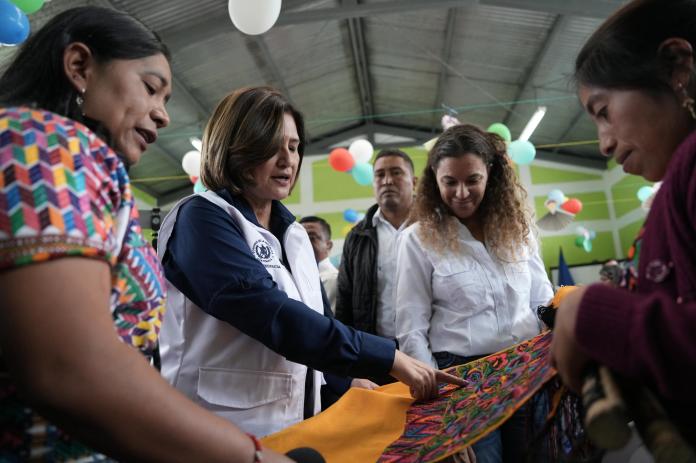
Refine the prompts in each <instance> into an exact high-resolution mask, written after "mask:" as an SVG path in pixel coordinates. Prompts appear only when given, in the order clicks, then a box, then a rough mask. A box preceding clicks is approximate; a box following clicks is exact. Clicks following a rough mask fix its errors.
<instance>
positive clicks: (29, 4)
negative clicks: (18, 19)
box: [12, 0, 44, 14]
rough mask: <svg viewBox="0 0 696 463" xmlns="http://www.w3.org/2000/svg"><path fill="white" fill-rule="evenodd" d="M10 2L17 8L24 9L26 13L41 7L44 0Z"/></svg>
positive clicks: (33, 11)
mask: <svg viewBox="0 0 696 463" xmlns="http://www.w3.org/2000/svg"><path fill="white" fill-rule="evenodd" d="M12 3H14V4H15V5H17V8H19V9H20V10H22V11H24V12H25V13H26V14H32V13H36V12H37V11H39V10H40V9H41V7H42V6H43V4H44V0H12Z"/></svg>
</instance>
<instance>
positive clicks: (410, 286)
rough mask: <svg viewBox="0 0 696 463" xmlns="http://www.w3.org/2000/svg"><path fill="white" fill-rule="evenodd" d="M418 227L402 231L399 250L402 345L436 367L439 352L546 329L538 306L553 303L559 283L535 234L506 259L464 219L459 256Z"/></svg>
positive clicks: (473, 351) (504, 343) (466, 352)
mask: <svg viewBox="0 0 696 463" xmlns="http://www.w3.org/2000/svg"><path fill="white" fill-rule="evenodd" d="M418 226H419V225H418V224H417V223H416V224H414V225H412V226H410V227H409V228H407V229H406V230H404V231H403V233H402V236H401V237H400V242H399V247H398V253H397V266H396V268H397V270H396V287H395V291H394V299H395V307H396V329H397V338H398V340H399V346H400V347H399V349H400V350H402V351H403V352H405V353H406V354H408V355H410V356H412V357H415V358H417V359H419V360H421V361H423V362H426V363H428V364H430V365H433V366H434V367H437V363H436V362H435V358H434V357H433V352H443V351H445V352H450V353H452V354H456V355H461V356H472V355H483V354H490V353H494V352H497V351H499V350H502V349H505V348H507V347H509V346H511V345H513V344H516V343H518V342H521V341H524V340H525V339H529V338H531V337H533V336H535V335H536V334H538V333H539V332H540V327H541V324H540V322H539V320H538V318H537V316H536V307H537V306H539V305H541V304H546V303H547V302H549V300H550V299H551V298H552V297H553V289H552V286H551V283H550V282H549V279H548V276H547V275H546V271H545V269H544V265H543V263H542V261H541V258H540V257H539V253H538V248H537V246H536V242H535V241H533V238H531V237H530V241H531V247H529V248H527V247H525V249H523V250H521V252H520V253H518V254H519V255H518V256H516V257H515V258H514V259H510V262H503V261H501V260H500V259H499V258H497V257H496V256H495V255H494V254H491V253H489V251H488V249H487V248H486V247H485V245H484V244H483V243H481V242H480V241H478V240H476V239H475V238H474V237H473V236H472V235H471V233H470V232H469V230H468V229H467V228H466V226H464V225H463V224H459V235H458V239H459V241H460V248H461V249H460V252H459V253H457V254H455V253H453V252H451V251H444V253H443V254H438V253H436V252H435V251H434V250H430V249H427V248H425V247H424V246H423V244H422V243H421V240H420V238H419V237H418V234H417V230H418Z"/></svg>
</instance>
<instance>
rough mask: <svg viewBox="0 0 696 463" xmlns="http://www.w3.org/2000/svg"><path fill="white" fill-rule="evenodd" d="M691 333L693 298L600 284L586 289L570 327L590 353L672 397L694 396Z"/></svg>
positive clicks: (695, 329)
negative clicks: (681, 300)
mask: <svg viewBox="0 0 696 463" xmlns="http://www.w3.org/2000/svg"><path fill="white" fill-rule="evenodd" d="M694 333H696V301H690V302H688V303H687V302H684V303H678V302H677V301H676V300H674V298H672V297H670V296H669V295H668V294H665V293H652V294H634V293H629V292H627V291H625V290H622V289H615V288H611V287H608V286H606V285H600V284H595V285H592V286H590V287H589V288H588V289H587V291H586V292H585V294H584V296H583V298H582V301H581V303H580V308H579V311H578V318H577V323H576V329H575V335H576V338H577V341H578V344H579V345H580V347H581V348H582V349H583V350H584V351H585V352H586V353H587V354H588V355H589V356H590V357H592V358H593V359H595V360H597V361H599V362H600V363H602V364H604V365H607V366H609V367H610V368H612V369H614V370H615V371H617V372H619V373H622V374H625V375H627V376H630V377H638V378H642V379H644V380H645V381H647V382H648V383H650V384H654V385H656V386H657V387H658V389H659V391H660V392H661V394H663V395H665V396H666V397H669V398H675V399H676V398H684V397H692V395H693V385H694V384H696V343H694Z"/></svg>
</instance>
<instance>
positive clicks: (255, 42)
mask: <svg viewBox="0 0 696 463" xmlns="http://www.w3.org/2000/svg"><path fill="white" fill-rule="evenodd" d="M244 43H245V44H246V47H247V49H248V50H249V53H251V56H252V58H253V59H254V62H255V63H256V66H258V68H259V69H260V70H261V73H262V74H263V75H264V76H265V78H266V81H267V82H269V84H270V85H272V86H274V87H275V88H277V89H278V90H280V91H281V92H282V93H283V95H284V96H285V97H286V98H287V99H288V100H290V102H292V100H291V98H290V90H289V89H288V86H287V85H286V84H285V79H283V74H282V73H281V72H280V69H279V68H278V65H277V64H276V62H275V60H274V59H273V56H271V51H270V50H269V49H268V44H266V41H265V40H264V38H263V37H261V36H258V35H254V36H249V35H245V36H244Z"/></svg>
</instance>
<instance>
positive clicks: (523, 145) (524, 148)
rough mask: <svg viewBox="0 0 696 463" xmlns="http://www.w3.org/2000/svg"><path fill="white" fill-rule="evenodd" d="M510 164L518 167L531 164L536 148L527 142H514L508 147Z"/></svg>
mask: <svg viewBox="0 0 696 463" xmlns="http://www.w3.org/2000/svg"><path fill="white" fill-rule="evenodd" d="M508 154H510V158H511V159H512V162H514V163H515V164H519V165H522V166H523V165H526V164H531V163H532V161H533V160H534V157H535V156H536V148H534V145H532V143H531V142H530V141H528V140H515V141H513V142H512V143H510V146H508Z"/></svg>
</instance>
